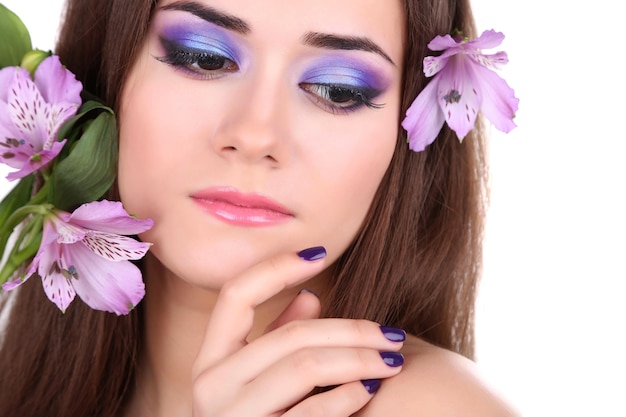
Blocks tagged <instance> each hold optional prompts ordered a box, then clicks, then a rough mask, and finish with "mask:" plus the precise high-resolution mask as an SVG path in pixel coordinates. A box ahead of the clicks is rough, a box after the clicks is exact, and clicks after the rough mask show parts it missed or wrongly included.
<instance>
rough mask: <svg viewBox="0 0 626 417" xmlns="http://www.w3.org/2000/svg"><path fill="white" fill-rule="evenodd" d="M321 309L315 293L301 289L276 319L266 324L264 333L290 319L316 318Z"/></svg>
mask: <svg viewBox="0 0 626 417" xmlns="http://www.w3.org/2000/svg"><path fill="white" fill-rule="evenodd" d="M321 311H322V305H321V304H320V300H319V298H318V297H317V295H316V294H315V293H313V292H311V291H308V290H302V291H300V293H299V294H298V295H297V296H296V298H294V299H293V301H292V302H291V303H290V304H289V305H288V306H287V308H285V310H284V311H283V312H282V313H281V314H280V315H279V316H278V317H277V318H276V320H274V321H273V322H272V323H270V324H269V326H267V328H266V329H265V333H269V332H271V331H272V330H275V329H277V328H279V327H280V326H282V325H284V324H286V323H289V322H290V321H294V320H306V319H315V318H318V317H319V316H320V313H321Z"/></svg>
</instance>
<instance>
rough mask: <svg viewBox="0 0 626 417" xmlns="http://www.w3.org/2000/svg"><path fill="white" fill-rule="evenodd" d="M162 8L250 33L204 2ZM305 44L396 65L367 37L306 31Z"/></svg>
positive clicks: (183, 1)
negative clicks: (365, 54)
mask: <svg viewBox="0 0 626 417" xmlns="http://www.w3.org/2000/svg"><path fill="white" fill-rule="evenodd" d="M161 9H162V10H179V11H182V12H188V13H191V14H193V15H194V16H197V17H199V18H200V19H202V20H206V21H207V22H210V23H213V24H215V25H217V26H221V27H223V28H224V29H228V30H231V31H234V32H237V33H240V34H242V35H246V34H248V33H250V25H248V23H246V22H245V21H244V20H242V19H240V18H238V17H236V16H233V15H230V14H227V13H224V12H222V11H219V10H217V9H215V8H213V7H210V6H206V5H204V4H201V3H198V2H195V1H189V0H180V1H176V2H174V3H171V4H168V5H165V6H163V7H162V8H161ZM302 40H303V43H304V44H305V45H309V46H313V47H316V48H324V49H332V50H357V51H365V52H373V53H375V54H378V55H380V56H381V57H383V58H384V59H385V60H386V61H388V62H390V63H391V64H392V65H394V66H395V65H396V64H395V62H393V60H392V59H391V58H390V57H389V55H387V54H386V53H385V51H383V49H382V48H381V47H380V46H378V45H377V44H376V43H374V41H372V40H371V39H369V38H364V37H358V36H341V35H334V34H333V35H331V34H327V33H319V32H308V33H307V34H305V35H304V37H303V38H302Z"/></svg>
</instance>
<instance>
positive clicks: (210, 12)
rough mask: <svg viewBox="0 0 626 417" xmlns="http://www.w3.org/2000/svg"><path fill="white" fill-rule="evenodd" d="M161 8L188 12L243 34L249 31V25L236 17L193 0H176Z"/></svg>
mask: <svg viewBox="0 0 626 417" xmlns="http://www.w3.org/2000/svg"><path fill="white" fill-rule="evenodd" d="M161 9H162V10H179V11H182V12H188V13H191V14H193V15H194V16H197V17H199V18H200V19H202V20H206V21H207V22H211V23H213V24H215V25H217V26H221V27H223V28H224V29H228V30H232V31H234V32H237V33H241V34H242V35H245V34H247V33H249V32H250V26H249V25H248V24H247V23H246V22H245V21H243V20H241V19H240V18H238V17H235V16H232V15H229V14H226V13H224V12H221V11H219V10H217V9H214V8H213V7H209V6H205V5H203V4H200V3H197V2H195V1H177V2H174V3H171V4H168V5H165V6H163V7H162V8H161Z"/></svg>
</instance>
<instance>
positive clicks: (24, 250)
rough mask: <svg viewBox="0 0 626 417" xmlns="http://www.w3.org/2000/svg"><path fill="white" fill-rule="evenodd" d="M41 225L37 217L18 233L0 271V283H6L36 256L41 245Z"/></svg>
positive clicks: (41, 220)
mask: <svg viewBox="0 0 626 417" xmlns="http://www.w3.org/2000/svg"><path fill="white" fill-rule="evenodd" d="M42 225H43V217H41V216H37V217H34V218H32V219H31V220H30V221H29V222H28V223H27V224H26V225H25V226H24V228H23V229H22V230H21V231H20V234H19V236H18V237H17V239H16V242H15V245H14V246H13V249H12V250H11V253H10V254H9V256H8V258H7V262H6V264H5V265H4V266H3V267H2V269H1V270H0V283H4V282H6V281H7V280H8V279H9V278H11V276H13V274H14V273H15V271H17V270H18V269H19V268H20V267H23V266H24V264H25V263H26V262H27V261H28V260H30V259H32V258H33V257H34V256H35V255H36V254H37V251H38V250H39V245H40V244H41V237H42V232H41V227H42Z"/></svg>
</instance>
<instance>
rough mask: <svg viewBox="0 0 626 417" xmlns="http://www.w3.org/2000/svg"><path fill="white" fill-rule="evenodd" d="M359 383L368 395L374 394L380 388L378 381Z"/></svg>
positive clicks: (370, 380) (367, 380)
mask: <svg viewBox="0 0 626 417" xmlns="http://www.w3.org/2000/svg"><path fill="white" fill-rule="evenodd" d="M361 383H362V384H363V386H364V387H365V389H366V390H367V392H369V393H370V394H373V393H375V392H376V391H378V388H380V379H364V380H362V381H361Z"/></svg>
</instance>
